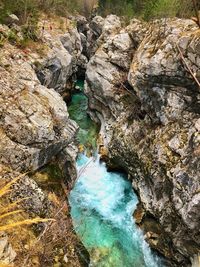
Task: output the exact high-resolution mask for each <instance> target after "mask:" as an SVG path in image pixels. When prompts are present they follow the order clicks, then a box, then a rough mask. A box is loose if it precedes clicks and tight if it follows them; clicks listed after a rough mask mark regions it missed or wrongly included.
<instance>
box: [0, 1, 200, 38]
mask: <svg viewBox="0 0 200 267" xmlns="http://www.w3.org/2000/svg"><path fill="white" fill-rule="evenodd" d="M97 4H98V6H99V9H98V11H99V13H100V15H103V16H106V15H108V14H111V13H112V14H117V15H120V16H124V17H126V18H132V17H134V16H135V17H138V18H142V19H144V20H150V19H154V18H160V17H174V16H177V17H191V16H195V15H196V12H195V8H194V5H196V9H197V10H199V9H200V1H198V0H143V1H141V0H99V1H98V0H73V1H71V0H9V1H8V0H0V22H1V23H4V22H5V21H6V19H7V17H8V15H9V14H12V13H14V14H15V15H17V16H18V18H19V19H20V24H22V25H25V26H26V28H25V29H26V31H27V34H28V35H32V31H31V33H30V25H32V28H33V27H34V26H35V25H36V24H37V21H38V17H39V13H41V12H45V13H49V14H55V15H59V16H66V15H68V14H76V13H81V14H84V15H86V16H89V14H91V12H92V9H93V8H94V7H96V6H97ZM27 27H28V30H27ZM30 37H31V38H32V36H30Z"/></svg>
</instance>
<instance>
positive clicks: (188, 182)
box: [0, 15, 200, 267]
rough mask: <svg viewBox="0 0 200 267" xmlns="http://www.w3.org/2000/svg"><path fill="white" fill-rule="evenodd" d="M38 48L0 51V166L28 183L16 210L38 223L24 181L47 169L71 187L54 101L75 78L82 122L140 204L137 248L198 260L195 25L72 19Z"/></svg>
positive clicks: (65, 126) (69, 127)
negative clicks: (84, 114)
mask: <svg viewBox="0 0 200 267" xmlns="http://www.w3.org/2000/svg"><path fill="white" fill-rule="evenodd" d="M74 20H75V22H76V23H74V22H73V21H74ZM8 31H9V29H8V28H7V27H6V26H2V27H1V29H0V32H1V34H3V35H6V34H7V32H8ZM18 35H19V38H20V32H18ZM41 39H42V42H43V44H45V47H43V50H45V51H42V54H41V51H39V50H37V51H32V50H27V49H24V50H23V49H19V48H17V47H15V46H14V45H12V44H6V45H5V46H4V47H3V48H1V51H0V54H1V62H0V86H1V91H0V101H1V108H0V109H1V113H0V114H1V120H0V123H1V130H0V131H1V141H0V163H1V164H2V168H4V166H9V168H10V169H11V170H12V172H13V173H15V172H18V173H19V172H21V173H22V172H27V171H31V172H32V173H33V175H32V176H30V177H29V176H28V175H27V176H26V177H25V178H24V179H23V180H22V181H21V184H20V186H18V187H17V188H18V189H17V197H19V196H20V197H27V196H29V197H30V196H31V198H30V199H28V200H27V201H26V204H25V207H26V209H27V210H29V211H31V212H34V213H35V214H37V215H41V214H47V213H48V207H49V206H50V205H51V204H50V202H49V200H48V198H47V196H46V194H45V193H44V192H43V190H41V189H40V187H39V186H38V184H37V183H36V182H35V181H34V173H35V172H36V171H40V169H41V168H42V167H44V166H46V165H48V164H49V163H51V162H52V161H54V162H56V165H58V166H59V168H60V170H61V172H62V175H63V177H64V180H65V182H67V181H74V180H75V179H76V176H77V174H76V168H75V160H76V156H77V148H76V142H75V141H76V140H75V139H76V132H77V130H78V126H77V124H76V123H75V122H74V121H72V120H71V119H70V118H69V116H68V111H67V106H66V103H65V102H64V101H63V98H64V99H65V100H67V101H68V100H69V99H70V96H71V94H72V91H73V90H72V88H73V87H74V81H76V80H77V78H83V77H84V78H85V88H84V92H85V94H86V95H87V97H88V101H89V110H88V112H89V114H90V116H91V118H92V119H93V120H94V121H96V122H97V123H98V124H100V125H101V131H100V147H101V149H100V150H101V151H100V152H101V154H102V158H103V159H104V160H105V161H106V162H107V165H108V167H109V168H110V169H114V170H115V169H122V170H124V171H125V172H126V173H127V174H128V177H129V180H130V181H131V182H132V185H133V188H134V190H135V192H136V193H137V195H138V197H139V200H140V203H139V205H138V207H137V210H136V211H135V220H136V222H137V224H138V225H139V226H140V227H141V229H142V230H143V231H144V234H145V238H146V240H147V242H148V243H149V244H150V246H151V247H152V248H153V249H155V250H157V251H159V252H160V253H161V254H162V255H163V256H164V257H165V258H166V259H167V260H168V264H169V266H183V267H186V266H191V264H192V263H191V262H192V259H193V258H195V257H196V256H197V255H198V254H199V250H200V232H199V229H200V215H199V212H198V211H199V208H200V191H199V187H200V179H199V178H200V177H199V170H200V87H199V84H198V83H197V81H198V80H199V79H200V69H199V67H200V31H199V29H198V28H197V26H196V24H195V23H194V22H193V21H192V20H183V19H177V18H174V19H160V20H155V21H153V22H151V23H145V22H142V21H139V20H136V19H133V20H132V21H131V22H130V24H129V25H128V26H126V25H124V23H123V22H122V21H121V20H120V18H119V17H117V16H115V15H109V16H108V17H106V18H102V17H100V16H96V17H94V18H93V19H92V20H91V21H90V22H88V21H87V20H86V19H85V18H84V17H81V16H78V17H76V18H72V21H69V25H68V27H67V29H66V31H65V32H63V31H60V30H59V29H58V28H56V29H53V30H52V29H51V30H50V29H45V30H44V31H42V32H41ZM39 52H40V53H39ZM192 74H193V75H192ZM14 197H16V196H14Z"/></svg>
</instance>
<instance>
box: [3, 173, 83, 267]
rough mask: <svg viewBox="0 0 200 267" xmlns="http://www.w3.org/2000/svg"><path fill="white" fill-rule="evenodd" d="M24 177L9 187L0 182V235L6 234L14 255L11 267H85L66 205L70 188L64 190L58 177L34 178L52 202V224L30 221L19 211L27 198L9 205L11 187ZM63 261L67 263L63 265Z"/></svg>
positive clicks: (43, 176) (42, 175) (17, 179)
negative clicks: (12, 266) (0, 233)
mask: <svg viewBox="0 0 200 267" xmlns="http://www.w3.org/2000/svg"><path fill="white" fill-rule="evenodd" d="M23 176H24V175H20V176H18V177H16V178H15V179H14V180H13V181H11V182H10V183H5V182H4V184H3V185H2V181H3V180H0V195H1V197H0V231H1V230H3V231H4V230H5V231H6V233H7V234H8V237H9V242H10V244H11V245H12V247H13V249H14V250H15V252H16V253H17V257H16V259H15V261H14V266H17V267H18V266H20V267H40V266H41V267H51V266H63V267H65V266H66V267H67V266H72V267H79V266H87V265H86V261H87V260H88V257H87V256H88V255H87V253H86V251H85V249H84V248H83V246H82V245H81V243H80V241H79V239H78V238H77V236H76V234H75V232H74V230H73V225H72V221H71V217H70V209H69V205H68V202H67V201H66V195H68V194H69V191H70V186H69V187H65V188H63V182H62V180H60V181H59V180H58V177H56V179H55V180H54V179H52V177H49V174H47V173H45V172H44V173H38V174H37V175H36V174H34V176H35V177H36V176H37V177H38V178H39V180H40V186H41V187H42V190H43V191H45V192H46V195H47V196H48V199H49V201H50V202H51V211H50V217H51V218H53V220H49V219H41V218H30V216H29V214H28V213H27V212H25V211H24V210H23V209H22V208H18V207H19V206H21V205H22V206H23V201H24V200H26V199H27V198H24V199H20V200H18V201H16V202H14V203H10V201H9V194H10V193H11V192H12V186H13V184H14V183H16V182H19V180H20V179H21V178H23ZM32 178H33V177H32ZM36 180H37V179H36ZM43 181H45V182H44V183H43ZM13 190H14V189H13ZM41 222H42V223H41ZM43 222H45V223H43ZM33 224H34V225H33ZM30 226H31V227H30ZM80 255H81V257H80ZM82 255H85V257H86V260H84V257H82ZM66 259H67V261H68V263H66V262H65V261H66ZM0 267H8V266H7V265H4V266H3V265H2V266H1V263H0Z"/></svg>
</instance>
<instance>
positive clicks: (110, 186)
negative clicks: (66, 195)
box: [69, 155, 162, 267]
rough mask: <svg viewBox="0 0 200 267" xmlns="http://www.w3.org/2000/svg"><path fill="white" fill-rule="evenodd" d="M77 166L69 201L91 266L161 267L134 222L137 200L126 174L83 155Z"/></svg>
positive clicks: (76, 228) (74, 221)
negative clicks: (114, 171)
mask: <svg viewBox="0 0 200 267" xmlns="http://www.w3.org/2000/svg"><path fill="white" fill-rule="evenodd" d="M77 168H78V170H79V175H80V176H79V178H78V180H77V182H76V183H75V186H74V188H73V190H72V191H71V194H70V199H69V201H70V205H71V216H72V219H73V223H74V227H75V230H76V232H77V234H78V236H79V237H80V239H81V241H82V242H83V244H84V246H85V247H86V248H87V250H88V251H89V253H90V257H91V263H90V266H91V267H161V266H162V264H161V262H160V260H159V259H158V258H156V256H154V255H153V254H152V252H151V250H150V249H149V247H148V245H147V244H146V242H145V241H144V238H143V235H142V232H141V231H140V230H139V229H138V228H137V227H136V225H135V223H134V220H133V217H132V214H133V211H134V209H135V208H136V204H137V202H138V201H137V197H136V195H135V194H134V192H133V190H132V186H131V183H130V182H129V181H128V180H127V179H126V177H125V176H124V175H123V174H121V173H113V172H108V171H107V169H106V167H105V164H104V163H100V162H99V160H98V159H96V160H95V161H94V160H93V159H89V158H87V157H86V156H84V155H80V156H79V158H78V160H77Z"/></svg>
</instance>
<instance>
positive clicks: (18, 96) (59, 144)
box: [0, 30, 81, 215]
mask: <svg viewBox="0 0 200 267" xmlns="http://www.w3.org/2000/svg"><path fill="white" fill-rule="evenodd" d="M73 34H74V35H75V34H77V35H78V33H77V32H76V31H75V30H74V32H73ZM44 36H45V38H47V36H50V37H51V38H50V37H49V42H48V41H47V40H46V43H45V46H46V47H47V50H48V51H47V53H48V55H51V59H49V58H48V60H47V61H48V62H50V61H51V62H54V63H55V62H56V63H55V64H57V63H58V65H59V67H58V68H59V75H58V76H56V75H57V74H55V73H54V68H53V67H52V69H51V68H50V69H51V70H52V71H53V72H52V73H50V75H49V76H48V79H47V80H48V81H47V84H46V83H45V84H46V86H48V87H50V88H47V87H46V86H44V85H41V83H40V80H39V79H38V77H37V75H36V72H35V70H36V67H37V66H38V62H44V57H45V56H43V57H42V56H41V55H40V54H38V53H36V52H35V53H34V52H33V51H30V50H28V49H27V50H20V49H18V48H17V47H15V46H12V45H10V44H9V43H7V44H5V46H4V47H3V48H2V49H1V52H0V55H1V63H0V88H1V90H0V140H1V141H0V164H2V165H5V166H9V168H11V170H12V171H13V174H14V171H17V172H19V173H20V172H27V171H36V170H38V169H39V168H41V167H43V166H44V165H45V164H48V163H49V162H50V161H52V159H53V158H54V157H56V160H57V162H58V165H60V166H61V167H62V169H63V174H65V176H64V177H65V179H66V180H69V181H70V180H71V179H74V178H75V176H76V169H75V157H76V150H72V147H73V142H74V139H75V134H76V131H77V129H78V126H77V124H76V123H75V122H74V121H72V120H70V119H69V115H68V111H67V106H66V103H65V102H64V101H63V99H62V97H61V95H60V94H59V93H58V92H56V90H57V89H58V91H60V90H61V89H62V88H63V87H64V86H65V85H66V83H67V80H68V78H69V75H71V74H72V69H73V64H75V62H73V60H74V58H75V51H74V49H73V50H72V51H73V55H70V54H69V52H68V51H67V49H66V48H65V47H64V46H67V42H69V41H70V42H71V43H70V44H69V46H72V45H73V44H74V43H75V40H73V39H70V38H69V36H68V37H67V35H64V36H63V39H62V42H63V45H62V42H61V41H60V39H58V38H57V37H54V36H53V35H50V34H49V35H48V33H44ZM78 36H79V35H78ZM59 38H60V37H59ZM58 40H59V45H60V46H58ZM79 45H80V46H81V44H80V43H79ZM77 49H78V51H79V48H77ZM72 51H71V50H70V52H72ZM53 55H54V56H55V57H53ZM69 62H70V64H68V63H69ZM36 63H37V64H36ZM54 63H52V64H54ZM49 64H50V63H49ZM50 65H51V64H50ZM69 65H70V66H69ZM51 66H53V65H51ZM54 74H55V75H54ZM72 151H73V152H72ZM62 153H64V155H65V157H66V160H65V162H64V163H63V159H61V157H60V155H61V154H62ZM69 170H73V172H72V171H69ZM14 192H15V195H16V196H14V199H15V198H24V197H27V196H29V197H30V196H31V200H29V201H27V203H26V205H25V208H26V210H28V211H29V213H30V212H33V213H35V214H37V215H45V210H46V212H47V213H48V200H47V197H46V195H45V194H44V192H42V190H41V189H40V188H39V187H38V185H37V184H36V183H35V182H34V181H33V180H32V179H31V178H29V177H28V176H26V177H25V178H24V179H23V180H22V181H21V182H20V183H18V184H17V185H16V186H15V190H14Z"/></svg>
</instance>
